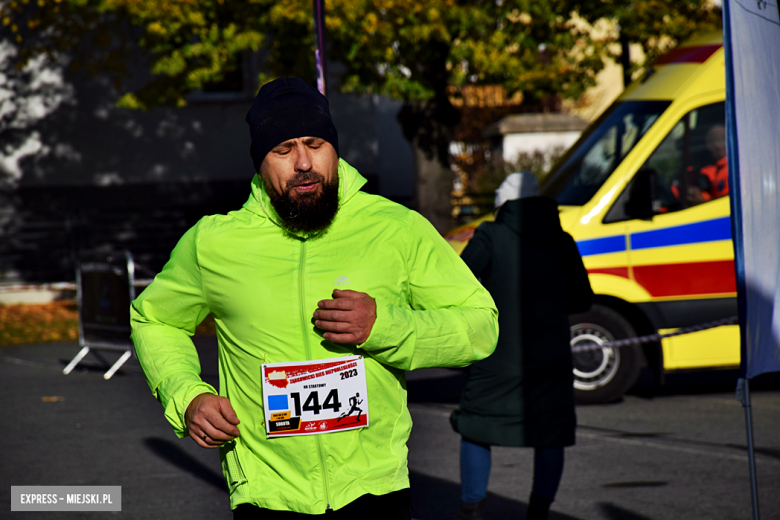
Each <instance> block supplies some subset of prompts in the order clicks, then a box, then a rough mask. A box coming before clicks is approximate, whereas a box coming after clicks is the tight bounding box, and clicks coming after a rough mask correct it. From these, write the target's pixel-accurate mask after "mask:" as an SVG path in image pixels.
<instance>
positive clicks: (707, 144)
mask: <svg viewBox="0 0 780 520" xmlns="http://www.w3.org/2000/svg"><path fill="white" fill-rule="evenodd" d="M725 128H726V126H725V110H724V103H715V104H713V105H707V106H704V107H700V108H697V109H695V110H692V111H691V112H689V113H687V114H686V115H685V116H684V117H683V118H682V119H680V121H679V122H678V123H677V124H676V125H675V126H674V128H672V130H671V131H670V132H669V134H667V136H666V137H665V138H664V140H663V141H661V144H660V145H658V147H657V148H656V149H655V150H654V151H653V153H652V154H651V155H650V157H649V158H648V159H647V161H646V162H645V163H644V164H643V165H642V167H641V168H640V169H639V170H638V172H637V174H636V175H635V176H634V179H633V180H632V181H631V182H630V183H629V185H628V186H627V187H626V189H625V190H624V192H623V193H622V194H621V196H620V197H618V199H617V200H616V201H615V205H614V206H613V207H612V208H611V209H610V211H609V212H608V213H607V215H606V217H605V219H604V222H605V223H608V222H617V221H621V220H630V219H632V218H644V219H647V218H652V215H658V214H662V213H671V212H673V211H679V210H681V209H685V208H690V207H692V206H696V205H698V204H702V203H705V202H709V201H711V200H714V199H717V198H719V197H724V196H726V195H728V191H729V186H728V167H727V164H726V130H725ZM648 179H649V181H648ZM641 182H650V185H648V186H647V187H646V188H645V187H642V186H633V185H634V184H637V183H641ZM639 188H641V189H639ZM637 192H640V193H646V194H647V193H649V194H651V195H645V196H651V197H652V200H651V203H652V204H651V208H647V209H646V210H642V209H641V204H639V206H640V209H639V210H636V207H637V205H636V204H634V202H635V201H631V200H630V199H631V198H632V193H637ZM632 204H633V205H632Z"/></svg>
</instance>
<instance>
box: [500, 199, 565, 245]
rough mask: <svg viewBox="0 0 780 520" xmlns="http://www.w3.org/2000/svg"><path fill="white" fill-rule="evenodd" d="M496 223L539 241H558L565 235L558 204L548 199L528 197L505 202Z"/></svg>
mask: <svg viewBox="0 0 780 520" xmlns="http://www.w3.org/2000/svg"><path fill="white" fill-rule="evenodd" d="M496 222H500V223H502V224H506V225H507V226H509V228H511V229H512V230H513V231H514V232H515V233H517V234H519V235H523V236H524V237H525V238H528V239H531V240H537V241H547V240H557V239H558V238H560V234H561V233H563V228H561V220H560V218H559V217H558V203H557V202H556V201H555V200H553V199H550V198H548V197H528V198H524V199H517V200H510V201H508V202H505V203H504V205H503V206H501V209H500V210H499V212H498V216H497V217H496Z"/></svg>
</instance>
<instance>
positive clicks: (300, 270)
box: [298, 240, 331, 510]
mask: <svg viewBox="0 0 780 520" xmlns="http://www.w3.org/2000/svg"><path fill="white" fill-rule="evenodd" d="M305 265H306V241H305V240H301V256H300V261H299V262H298V300H299V301H300V311H301V330H302V331H303V346H304V349H305V352H306V359H307V360H309V361H312V356H311V346H310V345H309V335H308V333H307V332H306V331H307V330H308V328H309V324H310V322H309V321H308V320H307V319H306V309H305V308H304V307H305V299H304V296H305V291H304V289H303V280H304V268H305ZM314 438H315V439H316V442H317V452H318V454H319V456H320V466H321V468H322V487H323V489H324V491H325V502H326V504H327V507H326V510H329V509H331V507H330V489H329V488H328V468H327V466H326V465H325V455H324V454H323V449H322V439H321V437H320V436H319V435H315V436H314Z"/></svg>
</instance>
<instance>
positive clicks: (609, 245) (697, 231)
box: [577, 217, 731, 256]
mask: <svg viewBox="0 0 780 520" xmlns="http://www.w3.org/2000/svg"><path fill="white" fill-rule="evenodd" d="M630 240H631V249H649V248H652V247H668V246H679V245H684V244H697V243H701V242H714V241H717V240H731V221H730V217H722V218H716V219H713V220H705V221H703V222H695V223H693V224H685V225H682V226H674V227H668V228H663V229H656V230H653V231H642V232H640V233H633V234H631V236H630ZM577 248H578V249H579V251H580V255H581V256H591V255H603V254H607V253H621V252H623V251H625V250H626V239H625V237H624V236H623V235H613V236H609V237H603V238H592V239H589V240H580V241H578V242H577Z"/></svg>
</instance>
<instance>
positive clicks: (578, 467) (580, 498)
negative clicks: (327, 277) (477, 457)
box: [0, 338, 780, 520]
mask: <svg viewBox="0 0 780 520" xmlns="http://www.w3.org/2000/svg"><path fill="white" fill-rule="evenodd" d="M197 342H198V345H199V350H200V352H201V358H202V364H203V377H204V379H206V380H207V381H209V382H210V383H212V384H215V385H216V384H217V369H216V348H215V345H214V343H215V342H214V340H213V338H197ZM78 350H79V349H78V346H77V345H75V344H51V345H37V346H30V345H28V346H6V347H0V389H1V390H2V391H1V392H0V405H2V414H1V415H0V417H1V418H0V438H2V443H1V444H0V453H2V457H0V484H1V485H0V489H3V490H5V491H4V492H2V493H0V518H44V519H76V518H105V517H109V516H110V517H114V516H117V515H118V516H117V517H121V518H132V519H147V518H148V519H155V520H156V519H160V518H192V519H201V518H202V519H217V520H218V519H220V518H223V519H226V520H227V519H230V518H231V515H230V513H229V502H228V496H227V491H226V489H225V485H224V482H223V478H222V475H221V470H220V466H219V456H218V453H217V452H216V451H214V450H205V449H201V448H200V447H198V446H197V445H196V444H195V443H194V442H192V441H191V440H189V439H178V438H176V436H175V435H174V434H173V432H172V430H171V428H170V426H169V425H168V423H167V422H166V421H165V419H164V418H163V415H162V409H161V407H160V405H159V404H158V403H157V402H156V401H155V400H154V399H153V398H152V396H151V393H150V392H149V389H148V387H147V386H146V382H145V380H144V378H143V375H142V374H141V372H140V368H139V367H138V364H137V362H136V361H134V360H131V361H129V362H128V363H127V364H126V365H125V367H124V368H123V369H121V370H120V371H119V372H118V373H117V374H116V375H115V376H114V378H112V379H111V380H110V381H104V380H103V378H102V374H103V372H104V368H103V367H102V366H101V365H100V363H99V362H98V361H97V360H95V359H92V358H91V356H90V357H88V358H86V359H85V360H84V362H83V363H82V364H81V365H79V367H78V368H77V369H76V370H74V372H73V373H71V374H70V375H68V376H64V375H62V368H63V367H64V366H65V364H67V362H68V361H69V360H70V358H72V357H73V356H74V355H75V354H76V353H77V352H78ZM111 356H112V354H108V355H107V357H111ZM113 357H116V356H113ZM464 377H465V373H464V372H462V371H457V370H446V369H433V370H424V371H418V372H415V373H410V374H409V378H408V379H409V384H408V387H409V401H410V403H409V406H410V409H411V412H412V416H413V418H414V421H415V427H414V431H413V433H412V438H411V439H410V442H409V460H410V471H411V480H412V496H413V505H414V518H416V519H417V520H439V519H442V520H445V519H446V520H449V519H451V518H453V516H454V511H455V509H456V507H457V501H458V481H459V478H458V446H459V444H458V443H459V437H458V436H457V435H456V434H455V433H454V432H453V431H452V430H451V429H450V426H449V421H448V415H449V413H450V411H451V410H452V409H453V408H454V407H455V406H456V402H457V398H458V393H459V389H460V387H461V385H462V384H463V381H464ZM735 377H736V376H735V374H734V373H733V372H716V373H709V374H705V375H704V376H702V375H680V376H673V377H670V378H669V384H668V385H667V386H666V387H664V388H662V389H658V388H655V387H653V386H652V385H649V384H647V383H646V384H644V385H640V386H639V387H637V388H636V389H635V390H634V391H633V393H632V394H631V395H628V396H626V398H625V399H623V401H622V402H619V403H614V404H609V405H596V406H587V407H579V408H578V410H577V413H578V417H579V424H580V425H579V428H578V431H577V445H576V446H575V447H573V448H570V449H569V450H567V458H566V469H565V472H564V477H563V481H562V483H561V489H560V491H559V496H558V500H557V501H556V502H555V503H554V504H553V515H552V517H551V518H553V519H554V520H563V519H578V520H590V519H593V520H596V519H599V520H602V519H604V520H612V519H626V520H644V519H653V520H661V519H667V518H668V519H681V518H685V519H686V520H697V519H707V520H710V519H724V520H726V519H748V518H751V509H750V507H751V506H750V489H749V480H748V462H747V455H746V448H745V446H746V441H745V424H744V414H743V410H742V407H741V406H740V405H739V403H738V402H737V401H736V400H735V399H734V397H733V386H734V378H735ZM759 383H761V384H759V385H758V388H757V389H755V390H754V392H753V407H754V419H753V420H754V429H755V443H756V447H757V456H756V463H757V468H758V482H759V493H760V500H761V516H762V518H763V519H773V518H780V493H778V492H777V490H778V489H780V378H778V377H771V378H764V379H763V380H761V381H759ZM493 453H494V455H493V472H492V476H491V482H490V487H489V492H490V494H489V498H488V504H487V514H488V515H489V516H488V518H495V519H504V518H522V517H523V513H524V511H525V504H526V503H527V496H528V493H529V490H530V487H531V463H532V451H531V450H528V449H511V448H494V452H493ZM22 485H114V486H117V485H118V486H122V512H121V513H62V512H59V513H49V512H47V513H18V512H17V513H10V487H11V486H22Z"/></svg>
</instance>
